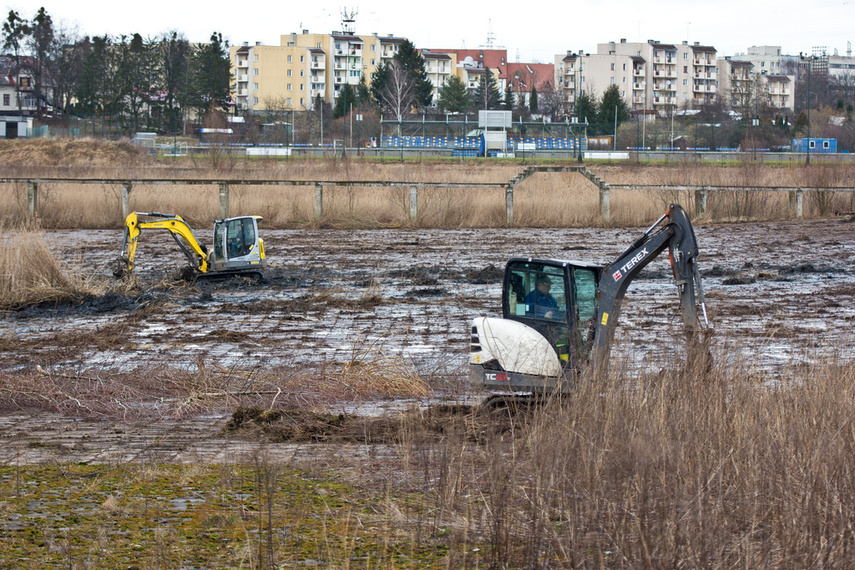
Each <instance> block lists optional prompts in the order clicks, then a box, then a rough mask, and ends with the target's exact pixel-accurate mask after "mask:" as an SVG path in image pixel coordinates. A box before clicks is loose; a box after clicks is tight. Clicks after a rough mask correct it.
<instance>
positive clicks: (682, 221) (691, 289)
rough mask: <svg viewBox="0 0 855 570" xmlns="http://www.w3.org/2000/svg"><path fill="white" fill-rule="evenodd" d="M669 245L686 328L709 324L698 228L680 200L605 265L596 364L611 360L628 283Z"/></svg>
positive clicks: (696, 330)
mask: <svg viewBox="0 0 855 570" xmlns="http://www.w3.org/2000/svg"><path fill="white" fill-rule="evenodd" d="M666 248H667V249H668V250H669V254H670V260H671V269H672V271H673V274H674V284H675V285H676V286H677V290H678V293H679V296H680V311H681V314H682V319H683V324H684V326H685V328H686V332H687V334H689V335H690V336H696V335H697V334H698V333H699V331H700V329H701V328H702V326H703V327H707V326H708V325H709V323H708V321H707V317H706V306H705V302H704V295H703V287H702V284H701V279H700V273H699V272H698V243H697V239H696V238H695V230H694V228H693V227H692V223H691V222H690V221H689V216H688V215H687V214H686V211H685V210H684V209H683V208H682V207H681V206H680V205H678V204H671V205H670V206H669V208H668V211H667V212H666V213H665V214H664V215H663V216H662V217H661V218H659V219H658V220H657V221H656V223H654V224H653V225H652V226H650V228H648V229H647V231H645V232H644V233H643V234H642V235H641V237H639V238H638V239H637V240H635V241H634V242H633V243H632V245H630V246H629V247H628V248H627V249H626V250H625V251H624V252H623V253H622V254H620V255H619V256H618V257H617V258H616V259H615V260H614V261H613V262H612V263H610V264H609V265H607V266H605V267H604V268H603V270H602V276H601V278H600V286H599V290H598V303H597V312H596V320H595V332H594V337H593V343H592V349H593V352H592V355H591V356H592V361H593V362H594V363H595V365H598V366H604V365H605V364H606V363H607V361H608V358H609V352H610V348H611V343H612V340H613V339H614V333H615V329H616V327H617V318H618V315H619V314H620V305H621V302H622V301H623V298H624V295H625V294H626V290H627V288H628V287H629V285H630V283H632V281H633V280H634V279H635V278H636V277H637V276H638V274H639V273H640V272H641V270H642V269H644V267H645V266H646V265H647V264H648V263H650V262H651V261H653V259H655V258H656V257H658V256H659V254H660V253H662V252H663V251H664V250H665V249H666ZM697 303H700V307H701V310H702V315H703V323H701V322H700V321H699V320H698V312H697Z"/></svg>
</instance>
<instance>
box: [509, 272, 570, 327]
mask: <svg viewBox="0 0 855 570" xmlns="http://www.w3.org/2000/svg"><path fill="white" fill-rule="evenodd" d="M508 308H509V310H510V313H511V315H514V316H518V317H529V318H534V319H542V320H548V321H563V320H564V317H565V313H566V311H567V291H566V289H565V286H564V274H563V271H562V268H560V267H550V266H544V265H535V264H524V265H520V266H515V267H512V268H511V269H510V274H509V277H508Z"/></svg>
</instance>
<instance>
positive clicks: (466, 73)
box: [430, 48, 508, 92]
mask: <svg viewBox="0 0 855 570" xmlns="http://www.w3.org/2000/svg"><path fill="white" fill-rule="evenodd" d="M430 51H431V53H445V54H448V55H450V56H452V57H453V58H454V59H455V61H457V64H456V65H455V75H457V76H458V77H460V79H462V80H463V83H465V84H466V86H467V87H468V88H469V89H470V90H475V89H477V88H478V82H479V81H481V77H482V76H483V74H484V72H485V70H486V69H487V68H489V69H490V72H491V73H492V74H493V77H494V78H495V79H496V85H497V86H498V88H499V91H500V92H503V91H504V90H505V87H506V86H507V78H508V50H506V49H444V48H431V49H430Z"/></svg>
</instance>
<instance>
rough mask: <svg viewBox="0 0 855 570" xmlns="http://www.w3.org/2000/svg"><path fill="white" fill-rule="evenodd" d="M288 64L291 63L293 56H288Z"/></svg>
mask: <svg viewBox="0 0 855 570" xmlns="http://www.w3.org/2000/svg"><path fill="white" fill-rule="evenodd" d="M288 63H291V56H290V55H289V56H288Z"/></svg>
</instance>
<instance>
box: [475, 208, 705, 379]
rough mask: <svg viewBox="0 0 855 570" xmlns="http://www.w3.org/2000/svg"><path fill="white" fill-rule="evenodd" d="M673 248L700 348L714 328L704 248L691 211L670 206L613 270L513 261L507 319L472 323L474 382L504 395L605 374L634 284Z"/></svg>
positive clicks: (688, 323) (693, 342)
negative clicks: (704, 281) (701, 262)
mask: <svg viewBox="0 0 855 570" xmlns="http://www.w3.org/2000/svg"><path fill="white" fill-rule="evenodd" d="M666 248H668V249H669V250H670V258H671V268H672V270H673V273H674V282H675V284H676V286H677V291H678V294H679V297H680V307H681V310H682V318H683V323H684V326H685V328H686V331H687V333H688V336H689V343H690V347H689V348H690V350H692V347H693V346H698V344H697V341H698V340H699V338H700V335H701V333H702V331H703V330H704V329H705V328H706V327H708V326H709V323H708V322H707V315H706V307H705V305H704V296H703V287H702V285H701V279H700V273H699V271H698V265H697V260H698V246H697V242H696V239H695V231H694V228H693V227H692V224H691V222H690V221H689V217H688V215H687V214H686V212H685V210H683V208H681V207H680V206H679V205H677V204H671V205H670V207H669V208H668V211H667V212H666V213H665V214H664V215H663V216H662V217H661V218H659V220H657V221H656V223H654V224H653V225H652V226H651V227H650V228H649V229H648V230H647V231H646V232H644V234H643V235H642V236H641V237H639V238H638V239H637V240H635V242H633V243H632V244H631V245H630V246H629V247H628V248H627V249H626V251H624V252H623V253H622V254H621V255H619V256H618V257H617V259H615V261H613V262H612V263H610V264H609V265H606V266H600V265H594V264H589V263H583V262H574V261H562V260H554V259H533V258H513V259H511V260H510V261H508V263H507V266H506V268H505V278H504V285H503V287H502V316H503V317H502V318H494V317H478V318H475V319H473V321H472V323H471V329H470V330H471V339H470V352H469V364H470V376H471V380H472V382H473V383H474V384H476V385H478V386H480V387H483V388H486V389H489V390H497V391H502V392H547V391H555V390H558V391H560V390H563V389H566V388H568V387H569V386H570V385H571V383H572V379H573V378H574V377H575V376H577V375H578V374H580V373H581V372H582V371H584V370H592V369H596V368H597V367H599V368H600V369H601V370H602V369H604V368H605V366H606V365H607V363H608V358H609V351H610V347H611V342H612V340H613V338H614V334H615V327H616V325H617V319H618V313H619V312H620V304H621V301H622V300H623V298H624V294H625V293H626V289H627V287H629V284H630V283H631V282H632V281H633V280H634V279H635V278H636V277H637V276H638V274H639V273H640V272H641V270H642V269H643V268H644V267H645V266H646V265H647V264H648V263H650V262H651V261H652V260H653V259H654V258H655V257H656V256H658V255H659V254H660V253H662V252H663V251H664V250H665V249H666ZM698 306H700V309H701V317H700V318H699V316H698Z"/></svg>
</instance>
